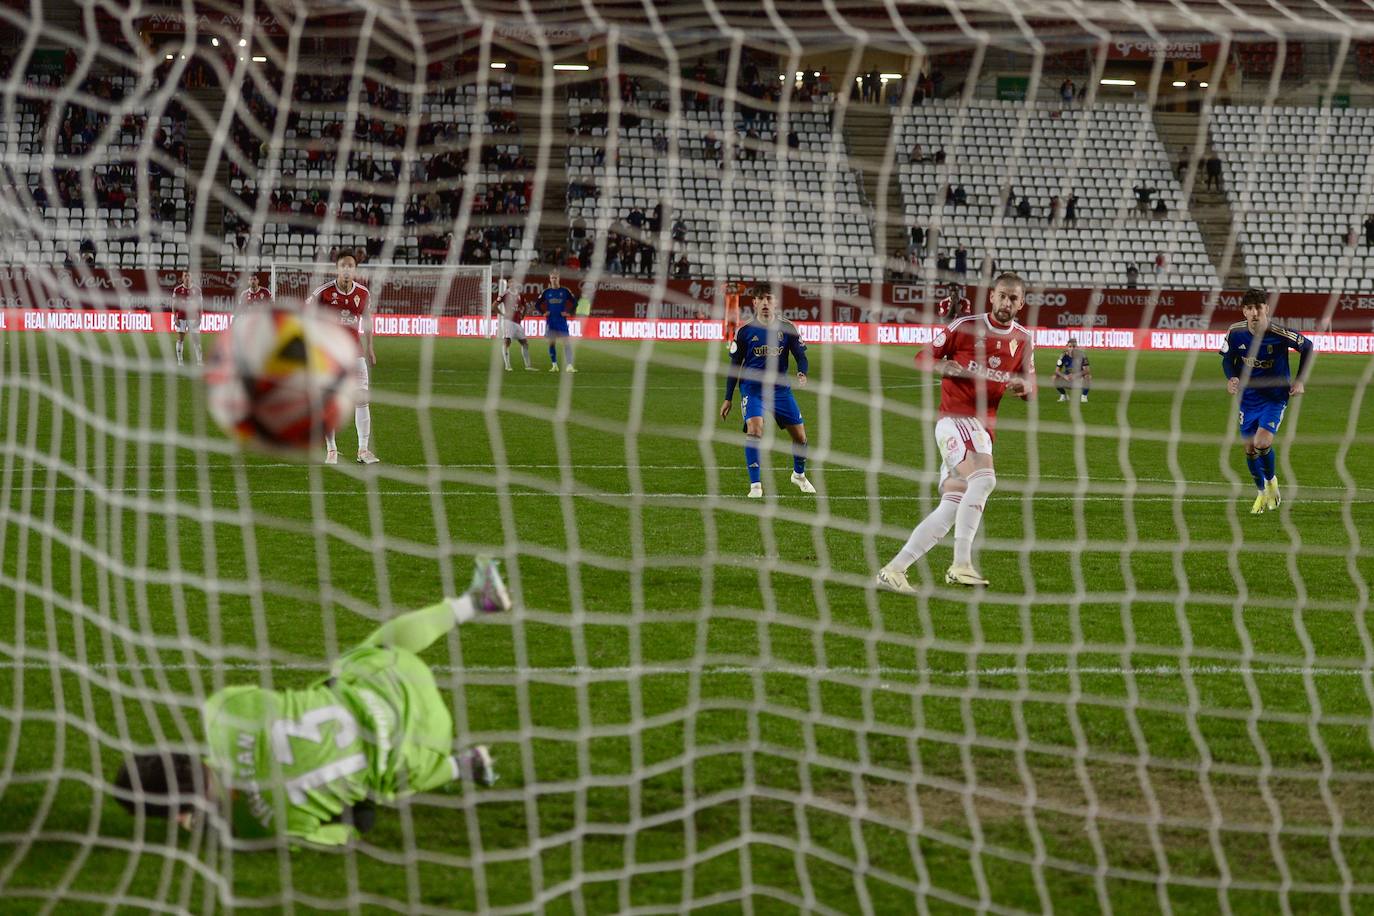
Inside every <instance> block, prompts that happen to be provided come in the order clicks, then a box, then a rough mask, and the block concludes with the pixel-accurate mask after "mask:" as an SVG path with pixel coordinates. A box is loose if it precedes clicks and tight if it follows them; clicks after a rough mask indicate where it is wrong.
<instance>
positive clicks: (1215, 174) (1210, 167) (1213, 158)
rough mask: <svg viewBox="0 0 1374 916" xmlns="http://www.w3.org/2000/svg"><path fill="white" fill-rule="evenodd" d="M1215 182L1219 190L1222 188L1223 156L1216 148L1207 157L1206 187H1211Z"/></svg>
mask: <svg viewBox="0 0 1374 916" xmlns="http://www.w3.org/2000/svg"><path fill="white" fill-rule="evenodd" d="M1213 184H1215V185H1216V188H1217V190H1218V191H1220V190H1221V157H1220V156H1218V155H1217V151H1216V150H1212V154H1211V155H1210V156H1208V157H1207V182H1206V184H1205V185H1204V187H1207V188H1210V187H1212V185H1213Z"/></svg>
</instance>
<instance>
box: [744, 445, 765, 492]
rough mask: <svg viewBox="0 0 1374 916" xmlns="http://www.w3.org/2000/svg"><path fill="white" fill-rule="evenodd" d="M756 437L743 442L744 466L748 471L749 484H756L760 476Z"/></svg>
mask: <svg viewBox="0 0 1374 916" xmlns="http://www.w3.org/2000/svg"><path fill="white" fill-rule="evenodd" d="M758 441H759V440H758V437H757V436H749V437H748V438H746V439H745V440H744V466H745V467H747V468H748V469H749V482H750V483H758V482H759V480H760V476H759V475H760V474H761V473H762V470H761V468H760V467H759V446H758Z"/></svg>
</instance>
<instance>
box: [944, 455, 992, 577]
mask: <svg viewBox="0 0 1374 916" xmlns="http://www.w3.org/2000/svg"><path fill="white" fill-rule="evenodd" d="M996 486H997V475H996V474H994V473H993V472H992V468H984V469H982V470H979V471H974V472H973V473H972V474H970V475H968V489H967V490H965V491H964V498H963V501H962V502H960V503H959V511H958V512H957V513H955V516H954V565H955V566H972V565H973V538H974V535H976V534H977V533H978V526H979V525H981V524H983V506H984V505H985V504H986V503H987V501H988V497H989V496H990V495H992V490H993V488H994V487H996Z"/></svg>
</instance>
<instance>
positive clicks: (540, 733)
mask: <svg viewBox="0 0 1374 916" xmlns="http://www.w3.org/2000/svg"><path fill="white" fill-rule="evenodd" d="M149 347H152V348H154V349H152V350H149V349H148V348H149ZM169 349H170V344H169V341H166V340H157V341H152V340H136V341H129V340H123V339H117V338H108V339H101V338H96V337H89V336H78V337H70V338H60V337H56V336H44V335H29V334H10V335H7V336H5V337H3V338H0V382H2V383H3V384H2V385H0V430H2V432H0V898H3V899H4V900H5V903H4V904H3V906H0V909H3V910H4V911H5V912H30V911H32V912H40V911H42V912H54V911H55V912H61V913H76V912H93V913H95V912H110V911H112V910H120V909H125V908H126V909H128V910H131V911H132V910H138V909H142V908H144V907H156V908H158V909H164V910H177V909H185V910H190V911H196V912H200V911H225V910H228V909H230V908H231V906H236V907H238V908H239V909H240V910H241V911H251V912H275V911H279V910H294V911H295V912H308V911H314V910H317V909H327V910H340V911H352V912H361V911H368V912H371V911H379V910H382V909H387V908H389V909H391V910H394V911H398V912H424V911H430V910H443V909H452V910H465V911H483V912H492V911H505V912H530V911H536V910H538V911H546V912H550V913H605V912H619V911H627V910H635V911H638V912H683V911H694V912H702V913H736V912H754V913H792V912H801V911H811V912H837V913H851V912H864V911H869V912H880V913H899V912H914V911H918V910H923V911H925V912H938V913H943V912H959V911H964V910H966V909H970V908H981V909H984V910H992V911H1007V910H1019V911H1036V912H1038V911H1042V910H1046V909H1050V908H1053V909H1055V910H1057V911H1060V912H1082V913H1088V912H1098V911H1101V910H1103V909H1106V908H1112V909H1114V910H1116V911H1118V912H1149V911H1155V910H1158V909H1160V908H1161V907H1163V906H1165V905H1168V906H1169V907H1171V908H1173V909H1174V911H1176V912H1190V913H1211V912H1215V911H1217V910H1218V908H1219V907H1220V906H1221V905H1222V903H1223V901H1222V899H1221V898H1222V897H1224V898H1225V903H1227V904H1229V906H1230V907H1231V908H1232V910H1233V911H1235V912H1250V913H1257V912H1271V911H1275V910H1276V909H1278V908H1281V907H1283V906H1284V905H1285V904H1286V905H1287V906H1288V907H1289V908H1291V909H1292V910H1293V911H1300V912H1339V911H1340V910H1341V909H1342V906H1343V905H1348V906H1349V907H1350V908H1351V909H1353V910H1354V911H1359V910H1361V909H1368V908H1370V907H1374V785H1371V780H1374V744H1372V743H1371V729H1370V724H1369V723H1370V721H1371V717H1372V716H1374V705H1372V702H1374V701H1372V700H1371V698H1372V697H1374V684H1371V681H1370V677H1369V674H1368V670H1369V668H1370V666H1371V664H1374V644H1371V641H1370V636H1369V627H1368V625H1367V622H1366V619H1365V615H1366V614H1367V612H1368V610H1369V607H1368V596H1369V582H1370V580H1371V579H1374V551H1371V550H1370V548H1369V547H1368V546H1367V545H1368V539H1369V537H1370V536H1371V532H1374V459H1372V458H1371V457H1370V454H1371V445H1374V433H1372V432H1371V431H1374V407H1371V405H1370V403H1369V400H1368V399H1367V398H1366V397H1365V394H1366V392H1367V391H1368V390H1369V388H1368V384H1369V381H1370V375H1371V363H1370V361H1368V360H1363V359H1357V358H1352V357H1328V358H1320V359H1319V361H1318V364H1317V367H1316V373H1315V375H1314V377H1313V379H1312V381H1311V383H1310V384H1309V388H1308V392H1309V393H1308V394H1306V395H1305V396H1303V397H1302V398H1299V399H1298V400H1297V402H1296V403H1295V406H1294V407H1292V408H1290V411H1289V416H1288V417H1287V420H1286V422H1285V424H1284V427H1283V429H1282V431H1281V434H1280V436H1279V438H1278V448H1279V463H1280V464H1279V466H1280V479H1281V481H1282V483H1283V484H1284V486H1285V489H1286V502H1285V505H1284V506H1283V508H1282V509H1281V510H1280V511H1278V512H1273V513H1269V514H1266V515H1264V516H1261V517H1256V518H1252V517H1251V516H1250V515H1249V514H1248V513H1249V505H1250V501H1251V498H1252V496H1253V492H1252V487H1251V484H1250V483H1249V480H1248V478H1247V477H1246V474H1245V468H1244V463H1243V461H1242V459H1241V456H1240V452H1239V449H1238V447H1237V446H1236V444H1235V442H1234V433H1233V428H1234V416H1233V404H1232V402H1231V400H1230V399H1229V398H1228V397H1227V396H1226V394H1225V392H1224V388H1223V379H1222V378H1221V374H1220V372H1219V367H1218V366H1217V360H1216V358H1215V356H1213V355H1211V354H1199V355H1166V354H1152V353H1132V354H1122V353H1100V354H1094V355H1093V364H1094V370H1095V373H1096V385H1097V387H1096V388H1095V389H1094V391H1093V393H1092V398H1091V401H1090V402H1089V403H1088V404H1079V403H1069V404H1061V403H1058V402H1056V400H1055V395H1054V393H1053V390H1052V389H1050V388H1049V387H1048V377H1049V373H1050V372H1051V370H1052V365H1053V360H1054V359H1055V358H1056V357H1057V353H1053V354H1052V353H1048V352H1041V353H1039V354H1038V360H1037V362H1038V368H1039V371H1040V373H1041V377H1042V379H1043V380H1044V384H1045V385H1046V388H1045V391H1047V392H1048V396H1045V397H1042V398H1041V399H1040V400H1039V401H1038V402H1036V403H1032V404H1022V403H1021V402H1019V401H1008V402H1007V403H1006V404H1005V405H1004V407H1003V410H1002V417H1001V425H1000V427H999V435H998V441H997V453H996V462H997V470H998V480H999V485H998V489H997V491H996V492H995V493H994V494H993V496H992V498H991V500H990V502H989V504H988V508H987V513H986V521H985V525H984V530H983V533H984V543H983V545H982V547H981V566H982V568H983V571H984V572H985V573H986V574H987V575H988V576H989V577H990V578H991V579H992V582H993V585H992V587H991V588H990V589H988V590H986V591H985V592H984V593H981V594H976V593H970V592H956V591H953V590H951V589H948V588H946V587H944V586H943V585H942V584H939V583H940V582H941V573H942V572H943V569H944V567H945V565H947V563H948V561H949V547H948V543H946V545H945V546H943V547H941V548H938V549H937V550H936V551H935V552H934V553H933V554H932V556H931V557H930V558H929V562H928V563H924V564H922V565H918V566H917V567H915V568H914V569H913V581H920V582H921V583H923V584H924V586H925V592H924V594H923V595H921V596H920V597H916V598H912V597H906V596H898V595H892V594H880V593H877V592H875V591H874V589H873V588H872V586H871V581H872V576H873V573H874V572H875V571H876V570H877V568H878V566H879V565H880V564H881V563H882V562H883V561H885V560H886V559H888V558H889V557H890V556H891V555H892V554H893V553H894V552H895V550H896V549H897V547H898V546H899V545H900V543H901V539H902V538H903V537H904V536H905V533H906V532H907V531H909V529H910V528H911V526H912V525H914V524H915V523H916V522H917V521H918V520H919V519H920V517H921V516H922V515H923V514H924V513H925V511H927V510H928V509H929V507H930V506H931V505H932V503H931V497H932V494H933V492H934V489H933V482H934V474H935V472H936V471H937V469H938V464H937V462H938V458H937V456H936V454H935V448H934V442H933V441H932V426H933V417H934V410H935V407H936V404H937V402H938V389H937V388H936V387H934V386H933V385H931V384H930V382H929V380H928V379H925V378H922V377H921V376H919V375H917V374H916V373H915V372H914V371H913V370H912V369H911V365H910V357H911V352H910V351H908V350H904V349H898V348H885V349H876V348H875V349H845V348H833V347H832V348H827V347H821V346H817V347H813V348H812V350H811V355H812V357H813V362H812V379H813V384H812V385H811V386H810V387H809V388H808V389H806V390H805V391H802V392H800V393H799V395H798V397H799V401H800V403H801V406H802V410H803V412H804V414H805V416H806V419H807V427H808V431H809V434H810V438H811V443H812V462H811V478H812V480H813V481H814V482H815V484H816V486H817V487H818V489H819V490H820V495H819V496H818V497H804V496H802V495H801V494H799V493H798V492H796V491H795V490H794V489H793V488H792V487H791V486H790V485H789V484H788V482H787V473H788V471H789V470H790V458H789V455H788V449H787V446H786V442H785V437H783V438H780V439H778V440H775V441H774V443H773V444H774V448H773V451H772V452H771V453H770V462H771V466H770V467H769V468H768V470H767V473H766V475H765V482H766V487H767V489H768V498H767V499H766V500H765V501H764V503H763V504H762V505H760V504H758V503H755V502H751V501H747V500H745V499H744V493H745V491H746V490H747V478H746V476H745V473H744V468H743V460H742V454H741V448H740V440H739V438H738V436H739V425H738V420H737V419H736V418H732V419H731V421H730V422H729V423H722V422H720V421H719V420H718V419H714V417H715V413H716V411H717V410H718V408H719V404H720V382H719V378H720V375H719V371H720V369H721V360H723V358H724V353H723V349H722V352H719V353H715V352H712V348H709V347H707V346H701V345H697V346H692V345H662V346H650V345H638V344H617V345H600V346H598V345H591V344H589V345H584V346H582V347H580V348H579V350H578V365H579V368H580V370H581V371H580V373H579V374H578V375H577V376H575V377H569V376H567V375H560V376H553V375H550V374H548V373H546V372H543V371H541V372H540V373H538V374H535V373H524V372H520V371H519V370H518V369H517V371H516V372H514V373H510V374H506V373H504V372H500V371H499V361H497V363H496V364H495V365H496V371H495V372H494V373H493V365H494V359H495V357H494V354H493V351H492V349H491V347H490V345H488V344H484V343H476V342H454V341H426V342H417V341H401V340H384V341H381V342H379V343H378V347H377V349H378V355H379V358H380V364H379V365H378V366H377V368H376V369H375V370H374V393H375V399H376V403H375V406H374V408H373V424H374V440H375V448H376V451H377V452H378V453H379V455H380V456H381V458H382V459H383V462H384V463H383V464H381V465H379V466H377V467H374V468H362V467H358V466H355V465H353V464H352V463H351V461H350V459H351V458H352V453H353V444H354V433H353V430H352V425H351V423H346V424H345V428H344V429H343V430H342V432H341V434H340V445H341V449H342V452H343V458H344V460H345V462H346V463H345V465H343V466H340V467H339V468H326V467H323V466H321V465H319V464H314V463H304V462H298V461H290V460H283V459H281V458H279V457H274V456H263V455H256V454H254V455H247V456H244V455H241V454H239V453H237V452H235V451H234V450H233V449H232V448H231V447H229V445H228V444H227V443H226V442H225V441H224V440H223V439H222V438H221V437H220V436H219V435H218V434H217V433H216V432H215V431H214V430H213V429H211V428H209V427H208V425H207V424H208V420H207V418H206V416H205V414H204V410H203V401H202V397H201V392H200V391H199V390H198V387H197V384H196V383H195V381H194V380H193V379H192V378H191V377H190V376H189V375H188V376H181V377H177V376H175V375H174V374H172V373H170V372H169V370H168V369H167V366H166V363H167V360H168V353H167V351H168V350H169ZM532 349H533V351H534V356H535V359H536V366H538V367H539V368H540V369H541V370H543V369H545V368H547V365H548V360H547V356H546V355H545V353H544V352H543V348H542V346H541V345H540V344H539V343H538V342H535V343H534V346H533V347H532ZM515 362H516V363H517V366H518V364H519V359H518V355H517V356H516V359H515ZM492 381H495V382H497V383H499V385H498V386H494V385H492V384H491V382H492ZM736 406H737V407H738V405H736ZM1028 429H1030V430H1033V432H1032V433H1029V434H1028ZM174 432H175V433H177V442H178V443H179V444H177V445H173V444H171V443H172V440H173V437H172V433H174ZM317 457H318V456H317ZM1362 539H1363V540H1362ZM479 551H481V552H494V553H495V554H497V555H498V556H499V557H501V558H502V559H503V560H504V565H505V568H506V569H507V571H508V574H509V576H510V579H511V581H512V586H513V589H514V592H515V595H516V597H517V600H518V605H519V606H518V608H517V610H516V612H515V613H513V614H512V615H510V617H509V619H506V620H499V621H495V620H493V621H483V622H480V623H477V624H473V625H470V626H467V627H464V628H462V629H461V631H460V632H458V633H456V634H455V635H454V636H453V637H452V638H451V639H450V641H449V643H448V645H447V646H446V647H443V646H441V647H436V648H435V649H434V650H432V651H431V652H430V653H429V656H428V660H429V661H430V662H431V663H432V664H433V665H435V667H436V669H437V671H438V676H439V680H440V683H441V685H443V686H444V687H445V688H446V689H449V690H451V691H452V696H453V710H454V714H455V719H456V721H457V723H458V726H459V729H460V732H461V734H462V735H463V739H464V740H465V741H467V742H472V743H475V742H478V741H485V742H489V743H490V744H491V745H492V748H493V751H494V753H495V754H496V756H497V758H498V768H499V770H500V772H501V780H500V782H499V783H498V784H497V785H496V786H494V787H492V788H490V789H486V790H476V791H474V790H471V789H465V788H460V789H457V790H455V791H454V792H452V793H446V794H437V795H430V796H425V797H422V798H419V799H416V800H414V801H413V802H412V803H411V804H409V805H407V806H406V807H405V808H404V809H401V810H397V811H392V810H383V811H380V812H379V816H378V826H377V828H376V829H375V830H374V831H373V832H372V833H371V834H369V835H368V837H367V840H366V842H365V844H364V845H363V846H361V847H360V848H358V849H355V850H352V851H348V852H319V851H311V850H298V851H294V852H288V851H286V850H285V847H283V848H282V849H281V850H277V851H268V852H234V853H233V854H232V855H231V854H229V853H228V852H227V851H226V850H225V849H224V848H222V847H221V846H220V845H219V844H217V843H215V842H213V841H211V840H210V839H209V838H203V839H201V840H199V841H196V840H193V839H192V838H191V837H189V836H185V835H183V836H179V837H175V838H174V841H175V843H176V844H177V845H176V847H175V848H174V849H169V847H168V845H167V843H168V835H167V833H166V832H165V831H164V830H162V829H161V828H159V827H157V826H154V827H150V829H149V830H148V831H147V832H146V833H145V834H144V835H142V836H134V832H133V825H132V823H131V821H130V819H129V818H128V817H127V816H126V815H125V814H124V813H123V811H122V810H121V809H119V808H118V806H117V805H116V804H115V803H114V801H113V800H112V799H111V798H109V797H106V796H103V795H102V794H101V792H100V788H99V783H98V782H97V781H96V780H95V779H94V778H93V776H96V775H103V777H104V778H105V779H108V778H110V777H111V775H112V774H113V772H114V770H115V768H116V766H117V764H118V761H119V759H120V757H121V754H120V752H119V750H118V748H117V746H116V745H118V744H121V743H123V742H134V743H144V742H151V741H152V740H154V738H155V736H156V735H159V734H160V735H164V736H169V739H168V740H175V741H178V742H183V741H186V740H188V739H191V740H193V739H194V737H195V736H196V735H198V733H199V714H198V712H197V699H198V697H201V696H203V695H204V694H205V693H207V692H209V691H213V690H214V689H217V688H218V687H220V686H223V685H225V684H230V683H242V682H245V681H253V680H258V679H261V678H264V677H266V676H267V674H266V673H265V672H270V679H271V683H273V684H275V685H278V686H286V685H292V684H301V683H304V682H306V681H308V680H310V679H312V678H313V677H315V676H316V675H317V672H318V671H319V670H320V669H321V668H323V667H324V665H325V664H326V660H327V659H328V658H330V657H331V656H332V655H334V654H335V653H337V652H338V651H339V650H340V649H341V648H344V647H347V646H349V645H350V644H352V643H353V642H356V641H357V640H359V639H361V638H362V637H363V636H364V635H365V634H366V633H367V632H368V631H369V630H370V629H371V628H372V627H373V626H375V625H376V622H377V620H379V619H381V618H382V617H385V616H387V615H389V614H391V613H395V612H398V611H401V610H406V609H409V608H412V607H417V606H421V605H423V604H426V603H429V602H431V601H432V600H433V599H435V598H436V597H437V596H439V595H441V594H443V593H445V592H454V591H457V590H461V589H462V587H463V586H464V585H465V583H466V579H467V576H468V574H469V571H470V564H471V556H472V555H473V554H474V553H477V552H479ZM1324 772H1325V773H1330V774H1331V776H1330V778H1329V779H1326V778H1323V776H1322V774H1323V773H1324ZM1335 823H1338V824H1339V825H1340V829H1339V831H1338V832H1334V833H1333V824H1335ZM1219 886H1221V887H1224V888H1225V889H1224V890H1223V891H1218V887H1219ZM1343 886H1345V887H1349V888H1350V889H1351V892H1350V894H1349V895H1348V896H1347V897H1344V898H1343V895H1342V894H1341V893H1340V891H1339V889H1340V888H1341V887H1343ZM54 900H55V901H56V906H55V907H54V906H53V902H54Z"/></svg>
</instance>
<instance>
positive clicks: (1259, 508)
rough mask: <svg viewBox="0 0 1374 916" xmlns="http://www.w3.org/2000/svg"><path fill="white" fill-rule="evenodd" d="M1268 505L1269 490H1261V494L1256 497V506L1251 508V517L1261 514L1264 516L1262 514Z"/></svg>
mask: <svg viewBox="0 0 1374 916" xmlns="http://www.w3.org/2000/svg"><path fill="white" fill-rule="evenodd" d="M1268 504H1269V493H1268V491H1267V490H1260V491H1259V494H1258V495H1257V496H1256V497H1255V502H1254V505H1252V506H1251V507H1250V514H1251V515H1260V514H1262V513H1263V512H1264V510H1265V507H1266V506H1268Z"/></svg>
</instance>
